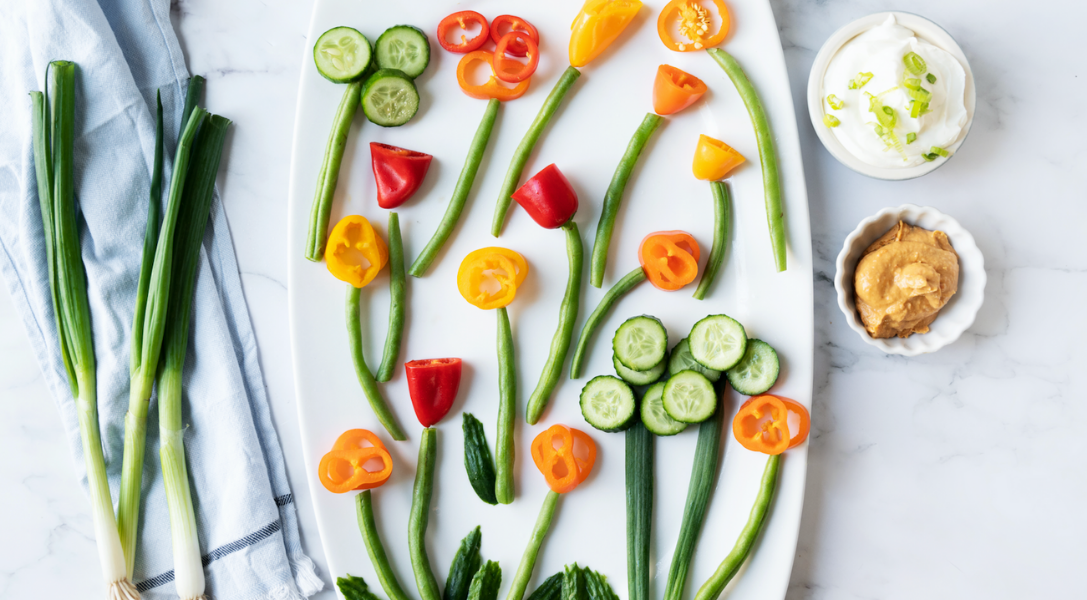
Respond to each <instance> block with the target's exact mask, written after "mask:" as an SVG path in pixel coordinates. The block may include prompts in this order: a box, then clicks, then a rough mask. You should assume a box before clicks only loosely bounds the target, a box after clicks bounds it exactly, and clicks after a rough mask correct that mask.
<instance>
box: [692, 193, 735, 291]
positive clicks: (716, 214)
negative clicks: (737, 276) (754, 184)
mask: <svg viewBox="0 0 1087 600" xmlns="http://www.w3.org/2000/svg"><path fill="white" fill-rule="evenodd" d="M710 190H712V191H713V247H712V248H710V257H709V259H708V260H707V261H706V269H705V270H704V271H702V278H701V279H699V280H698V289H697V290H695V291H694V298H695V300H703V299H705V298H706V294H707V293H709V291H710V287H712V286H713V281H714V279H716V277H717V271H719V270H720V269H721V265H723V264H725V253H726V251H727V249H728V221H729V212H730V211H731V209H730V207H729V204H730V199H729V193H728V184H727V183H725V182H723V181H711V182H710Z"/></svg>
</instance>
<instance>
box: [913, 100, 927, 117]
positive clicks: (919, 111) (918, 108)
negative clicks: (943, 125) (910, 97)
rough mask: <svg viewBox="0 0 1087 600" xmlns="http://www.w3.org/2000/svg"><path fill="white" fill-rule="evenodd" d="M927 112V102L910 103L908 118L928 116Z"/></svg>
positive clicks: (915, 101) (916, 101)
mask: <svg viewBox="0 0 1087 600" xmlns="http://www.w3.org/2000/svg"><path fill="white" fill-rule="evenodd" d="M929 112H930V111H929V109H928V102H924V101H921V100H914V101H913V102H911V103H910V117H912V118H914V119H916V118H917V117H920V116H921V115H924V114H928V113H929Z"/></svg>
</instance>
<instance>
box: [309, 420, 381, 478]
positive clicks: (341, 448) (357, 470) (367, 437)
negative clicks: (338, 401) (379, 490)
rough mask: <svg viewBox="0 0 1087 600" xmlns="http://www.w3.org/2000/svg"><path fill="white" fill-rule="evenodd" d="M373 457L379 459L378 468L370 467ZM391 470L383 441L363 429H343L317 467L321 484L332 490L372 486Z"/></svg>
mask: <svg viewBox="0 0 1087 600" xmlns="http://www.w3.org/2000/svg"><path fill="white" fill-rule="evenodd" d="M375 460H380V461H381V468H380V469H378V470H373V468H374V466H375V465H374V464H373V463H374V461H375ZM392 473H393V460H392V457H391V456H390V455H389V451H388V450H387V449H386V448H385V444H383V443H382V442H381V440H380V439H378V437H377V436H376V435H374V434H373V433H372V432H370V431H367V430H365V429H350V430H348V431H345V432H343V434H341V435H340V437H339V438H338V439H337V440H336V443H335V444H333V445H332V450H330V451H329V452H328V453H327V454H325V455H324V456H323V457H321V464H320V466H318V467H317V476H318V478H319V479H320V480H321V485H323V486H325V489H327V490H328V491H330V492H332V493H334V494H344V493H347V492H350V491H352V490H370V489H373V488H376V487H378V486H380V485H382V484H384V483H385V482H386V481H388V480H389V476H390V475H392Z"/></svg>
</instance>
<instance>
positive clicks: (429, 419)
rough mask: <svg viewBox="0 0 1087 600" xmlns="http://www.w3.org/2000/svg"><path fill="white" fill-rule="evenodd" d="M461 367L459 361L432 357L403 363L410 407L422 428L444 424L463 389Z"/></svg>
mask: <svg viewBox="0 0 1087 600" xmlns="http://www.w3.org/2000/svg"><path fill="white" fill-rule="evenodd" d="M461 366H462V363H461V360H460V359H459V358H430V359H423V360H413V361H410V362H408V363H405V364H404V372H405V373H406V374H407V377H408V395H410V396H411V405H412V407H413V408H414V409H415V416H416V417H417V418H418V419H419V423H421V424H422V425H423V427H430V426H431V425H434V424H435V423H437V422H438V421H441V420H442V417H444V416H445V415H446V414H448V413H449V409H450V408H452V407H453V401H454V400H456V399H457V389H459V388H460V374H461Z"/></svg>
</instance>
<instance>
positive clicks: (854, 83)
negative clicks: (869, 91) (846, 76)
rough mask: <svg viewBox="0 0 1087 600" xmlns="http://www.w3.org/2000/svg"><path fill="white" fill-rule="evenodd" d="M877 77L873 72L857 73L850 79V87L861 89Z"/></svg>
mask: <svg viewBox="0 0 1087 600" xmlns="http://www.w3.org/2000/svg"><path fill="white" fill-rule="evenodd" d="M873 77H875V75H874V74H872V73H857V76H856V77H854V78H853V79H851V80H850V81H849V89H851V90H859V89H861V88H862V87H864V84H866V83H868V82H869V81H871V80H872V78H873Z"/></svg>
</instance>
